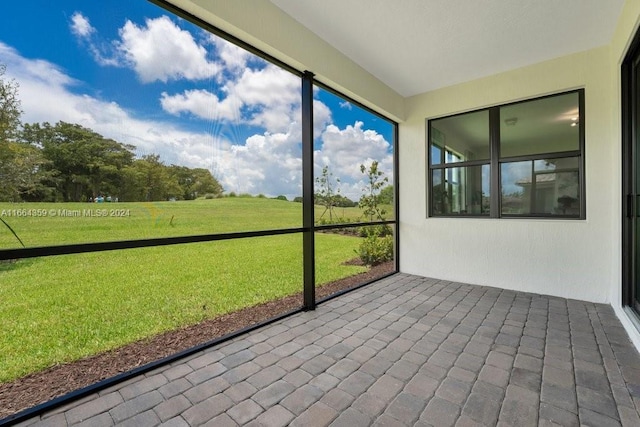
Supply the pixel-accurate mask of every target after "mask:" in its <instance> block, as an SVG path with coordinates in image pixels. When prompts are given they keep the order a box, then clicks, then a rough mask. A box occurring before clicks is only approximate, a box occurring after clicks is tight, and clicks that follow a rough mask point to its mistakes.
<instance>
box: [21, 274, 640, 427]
mask: <svg viewBox="0 0 640 427" xmlns="http://www.w3.org/2000/svg"><path fill="white" fill-rule="evenodd" d="M638 408H640V357H639V355H638V352H637V351H636V350H635V348H634V347H633V346H632V344H631V343H630V341H629V338H628V336H627V334H626V333H625V331H624V329H623V328H622V326H621V324H620V322H619V321H618V319H617V317H616V316H615V314H614V312H613V310H612V308H611V307H610V306H608V305H604V304H593V303H588V302H583V301H577V300H567V299H563V298H555V297H548V296H542V295H537V294H530V293H524V292H515V291H509V290H502V289H498V288H490V287H482V286H472V285H466V284H460V283H452V282H445V281H439V280H434V279H427V278H422V277H417V276H411V275H405V274H398V275H394V276H391V277H389V278H386V279H384V280H381V281H379V282H377V283H374V284H372V285H369V286H367V287H364V288H361V289H359V290H357V291H354V292H351V293H349V294H346V295H343V296H341V297H338V298H336V299H334V300H331V301H329V302H327V303H325V304H322V305H320V306H319V307H318V308H317V310H316V311H314V312H305V313H301V314H297V315H294V316H291V317H288V318H286V319H284V320H281V321H279V322H276V323H274V324H271V325H269V326H266V327H263V328H261V329H258V330H255V331H253V332H250V333H248V334H245V335H242V336H240V337H238V338H236V339H234V340H232V341H228V342H226V343H224V344H221V345H219V346H217V347H213V348H211V349H208V350H206V351H203V352H201V353H199V354H196V355H194V356H191V357H188V358H186V359H184V360H181V361H179V362H176V363H173V364H172V365H169V366H165V367H162V368H159V369H157V370H155V371H153V372H150V373H147V374H146V375H143V376H140V377H137V378H134V379H131V380H129V381H127V382H125V383H121V384H119V385H117V386H114V387H112V388H110V389H107V390H104V391H102V392H100V393H98V394H96V395H93V396H88V397H86V398H84V399H81V400H79V401H77V402H73V403H71V404H68V405H66V406H65V407H63V408H58V409H56V410H54V411H52V412H50V413H46V414H44V415H43V416H42V417H38V418H34V419H32V420H28V421H26V422H25V423H24V425H46V426H58V425H60V426H66V425H87V426H102V425H104V426H109V425H114V424H118V425H129V426H155V425H164V426H188V425H191V426H195V425H207V426H235V425H251V426H285V425H292V426H324V425H334V426H348V427H355V426H369V425H374V426H378V425H379V426H383V425H384V426H410V425H414V426H429V425H432V426H437V427H440V426H449V425H456V426H475V425H489V426H493V425H500V426H520V427H521V426H529V425H531V426H535V425H566V426H572V425H576V426H577V425H591V426H600V427H602V426H618V425H624V426H640V418H639V417H638Z"/></svg>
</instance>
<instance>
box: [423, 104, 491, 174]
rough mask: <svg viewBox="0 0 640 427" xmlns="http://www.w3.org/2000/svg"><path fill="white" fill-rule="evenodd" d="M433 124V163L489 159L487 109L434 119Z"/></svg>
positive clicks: (431, 130)
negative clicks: (434, 148) (435, 148)
mask: <svg viewBox="0 0 640 427" xmlns="http://www.w3.org/2000/svg"><path fill="white" fill-rule="evenodd" d="M430 124H431V128H430V132H431V144H432V151H431V164H432V165H439V164H442V163H457V162H465V161H471V160H486V159H488V158H489V154H490V152H489V112H488V111H487V110H484V111H477V112H473V113H467V114H460V115H457V116H452V117H445V118H443V119H438V120H432V121H431V122H430ZM433 147H437V151H434V150H433Z"/></svg>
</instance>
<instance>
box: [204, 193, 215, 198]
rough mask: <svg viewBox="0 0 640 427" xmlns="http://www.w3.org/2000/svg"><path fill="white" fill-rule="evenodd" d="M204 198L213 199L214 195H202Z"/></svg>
mask: <svg viewBox="0 0 640 427" xmlns="http://www.w3.org/2000/svg"><path fill="white" fill-rule="evenodd" d="M204 198H205V199H215V198H216V195H215V194H212V193H207V194H205V195H204Z"/></svg>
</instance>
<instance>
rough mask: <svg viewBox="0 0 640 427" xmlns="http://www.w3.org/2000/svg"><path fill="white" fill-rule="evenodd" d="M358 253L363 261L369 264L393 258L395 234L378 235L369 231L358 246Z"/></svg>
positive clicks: (380, 262)
mask: <svg viewBox="0 0 640 427" xmlns="http://www.w3.org/2000/svg"><path fill="white" fill-rule="evenodd" d="M357 254H358V255H359V256H360V259H361V260H362V262H363V263H365V264H366V265H369V266H374V265H378V264H382V263H383V262H386V261H391V260H392V259H393V236H391V235H386V236H383V237H381V236H378V235H377V234H375V233H373V232H371V233H369V234H368V235H367V236H366V237H365V238H364V240H363V241H362V243H360V248H358V251H357Z"/></svg>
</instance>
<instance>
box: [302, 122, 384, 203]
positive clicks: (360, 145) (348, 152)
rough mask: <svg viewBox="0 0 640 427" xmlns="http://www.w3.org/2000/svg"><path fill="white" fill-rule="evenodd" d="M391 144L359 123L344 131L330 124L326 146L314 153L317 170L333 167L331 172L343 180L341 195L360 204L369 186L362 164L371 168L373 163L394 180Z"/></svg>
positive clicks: (323, 140) (323, 139) (323, 141)
mask: <svg viewBox="0 0 640 427" xmlns="http://www.w3.org/2000/svg"><path fill="white" fill-rule="evenodd" d="M390 149H391V144H390V143H389V142H388V141H386V140H385V139H384V137H383V136H382V135H380V134H379V133H377V132H376V131H374V130H370V129H363V123H362V122H356V123H355V124H354V125H353V126H351V125H349V126H347V127H346V128H344V129H340V128H338V127H337V126H335V125H333V124H330V125H328V126H327V127H326V129H325V131H324V132H323V133H322V146H321V148H320V149H319V150H316V151H315V153H314V162H315V170H316V171H321V170H322V167H323V166H324V165H329V167H330V170H331V172H332V173H333V175H334V176H335V177H339V178H340V181H341V193H342V194H343V195H345V196H346V197H348V198H350V199H351V200H354V201H357V200H358V199H359V198H360V196H361V195H362V190H363V188H365V187H366V183H365V178H366V177H365V175H364V174H363V173H362V172H361V171H360V165H365V167H369V166H370V165H371V163H372V162H373V161H377V162H378V168H379V170H381V171H382V172H384V176H385V177H387V178H388V179H389V183H391V182H392V180H393V155H392V154H391V153H390Z"/></svg>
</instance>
